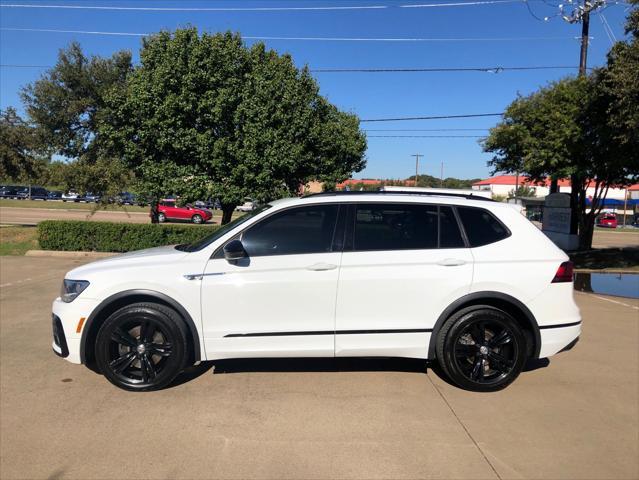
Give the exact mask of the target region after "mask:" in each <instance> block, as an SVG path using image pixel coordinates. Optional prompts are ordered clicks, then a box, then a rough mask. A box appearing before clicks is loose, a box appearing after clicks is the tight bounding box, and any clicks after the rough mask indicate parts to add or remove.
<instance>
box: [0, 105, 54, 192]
mask: <svg viewBox="0 0 639 480" xmlns="http://www.w3.org/2000/svg"><path fill="white" fill-rule="evenodd" d="M46 164H47V161H46V158H45V157H43V156H42V155H41V154H40V148H39V143H38V139H37V136H36V135H35V132H34V128H33V127H32V126H30V125H29V124H27V122H25V121H24V120H23V119H22V118H21V117H20V116H19V115H18V113H17V112H16V110H15V109H14V108H12V107H8V108H7V109H6V110H3V111H0V178H2V179H6V180H10V181H18V182H23V181H27V182H32V181H34V179H36V178H37V177H38V176H39V175H40V174H41V173H42V172H43V171H44V170H45V169H46Z"/></svg>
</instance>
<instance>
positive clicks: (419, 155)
mask: <svg viewBox="0 0 639 480" xmlns="http://www.w3.org/2000/svg"><path fill="white" fill-rule="evenodd" d="M423 156H424V155H422V154H421V153H416V154H414V155H411V157H415V186H417V177H418V175H419V157H423Z"/></svg>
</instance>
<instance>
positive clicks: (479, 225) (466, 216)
mask: <svg viewBox="0 0 639 480" xmlns="http://www.w3.org/2000/svg"><path fill="white" fill-rule="evenodd" d="M457 212H458V213H459V217H460V218H461V221H462V224H463V225H464V230H465V231H466V236H467V237H468V241H469V242H470V246H471V247H480V246H482V245H488V244H489V243H494V242H498V241H499V240H503V239H504V238H506V237H508V236H509V235H510V232H509V231H508V230H507V229H506V227H505V226H504V225H503V224H502V223H501V222H500V221H499V220H497V219H496V218H495V217H494V216H493V215H492V214H491V213H490V212H488V211H487V210H484V209H481V208H470V207H457Z"/></svg>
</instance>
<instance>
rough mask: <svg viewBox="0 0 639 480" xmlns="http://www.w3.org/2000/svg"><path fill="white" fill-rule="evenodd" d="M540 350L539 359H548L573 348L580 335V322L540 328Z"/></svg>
mask: <svg viewBox="0 0 639 480" xmlns="http://www.w3.org/2000/svg"><path fill="white" fill-rule="evenodd" d="M539 334H540V337H541V349H540V351H539V358H544V357H550V356H551V355H555V354H556V353H559V352H562V351H564V350H570V349H571V348H572V347H574V346H575V344H576V343H577V341H578V340H579V336H580V335H581V321H579V322H575V324H567V325H565V326H561V325H560V326H555V325H551V326H546V327H540V331H539Z"/></svg>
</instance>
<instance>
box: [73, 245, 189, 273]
mask: <svg viewBox="0 0 639 480" xmlns="http://www.w3.org/2000/svg"><path fill="white" fill-rule="evenodd" d="M185 255H188V253H187V252H182V251H180V250H176V249H175V245H169V246H166V247H155V248H147V249H145V250H136V251H134V252H128V253H123V254H121V255H115V256H113V257H109V258H104V259H102V260H97V261H95V262H91V263H87V264H86V265H82V266H80V267H78V268H74V269H73V270H71V271H69V272H68V273H67V274H66V275H65V278H69V279H75V280H84V279H85V278H84V277H87V278H88V277H89V276H91V275H93V274H96V273H101V272H104V271H107V270H112V269H122V268H129V267H136V266H142V265H145V266H148V265H162V264H166V263H173V262H176V261H179V260H180V259H181V258H182V257H184V256H185Z"/></svg>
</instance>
